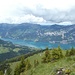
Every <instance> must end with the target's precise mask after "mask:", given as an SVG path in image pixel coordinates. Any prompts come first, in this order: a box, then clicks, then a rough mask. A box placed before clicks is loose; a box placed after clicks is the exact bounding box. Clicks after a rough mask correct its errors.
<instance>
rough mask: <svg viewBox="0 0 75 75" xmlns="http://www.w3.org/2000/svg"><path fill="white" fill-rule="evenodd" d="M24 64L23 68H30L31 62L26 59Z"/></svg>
mask: <svg viewBox="0 0 75 75" xmlns="http://www.w3.org/2000/svg"><path fill="white" fill-rule="evenodd" d="M25 65H26V66H25V70H29V69H30V68H31V63H30V61H29V60H28V59H27V60H26V61H25Z"/></svg>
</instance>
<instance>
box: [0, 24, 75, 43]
mask: <svg viewBox="0 0 75 75" xmlns="http://www.w3.org/2000/svg"><path fill="white" fill-rule="evenodd" d="M0 37H1V38H11V39H22V40H29V41H35V42H39V41H40V42H50V43H63V44H68V43H75V25H67V26H64V25H56V24H55V25H40V24H31V23H22V24H7V23H2V24H0Z"/></svg>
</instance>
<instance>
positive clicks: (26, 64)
mask: <svg viewBox="0 0 75 75" xmlns="http://www.w3.org/2000/svg"><path fill="white" fill-rule="evenodd" d="M9 65H10V67H9V68H10V69H11V71H10V73H9V71H7V72H6V73H9V74H7V75H75V49H74V48H71V49H70V50H62V49H61V48H60V47H58V48H55V49H52V50H50V49H48V48H46V49H45V50H44V51H42V52H38V53H34V54H33V55H31V56H28V57H27V58H25V56H22V57H21V59H20V61H17V62H13V63H12V62H11V63H9ZM9 68H8V69H9ZM0 73H4V72H3V71H0ZM59 73H60V74H59ZM0 75H2V74H0Z"/></svg>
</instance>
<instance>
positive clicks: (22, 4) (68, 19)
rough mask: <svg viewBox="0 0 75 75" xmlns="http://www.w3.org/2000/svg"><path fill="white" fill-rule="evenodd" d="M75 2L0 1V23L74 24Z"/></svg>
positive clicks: (66, 0) (70, 0)
mask: <svg viewBox="0 0 75 75" xmlns="http://www.w3.org/2000/svg"><path fill="white" fill-rule="evenodd" d="M74 6H75V0H0V23H23V22H30V23H40V24H49V23H50V24H54V23H55V24H64V25H65V24H75V7H74Z"/></svg>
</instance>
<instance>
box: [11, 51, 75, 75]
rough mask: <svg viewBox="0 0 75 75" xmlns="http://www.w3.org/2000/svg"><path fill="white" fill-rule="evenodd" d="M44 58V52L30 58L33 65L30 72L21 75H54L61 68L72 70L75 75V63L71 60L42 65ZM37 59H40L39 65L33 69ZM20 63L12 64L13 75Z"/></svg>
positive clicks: (64, 59)
mask: <svg viewBox="0 0 75 75" xmlns="http://www.w3.org/2000/svg"><path fill="white" fill-rule="evenodd" d="M63 52H65V51H63ZM43 56H44V52H43V53H39V54H35V55H33V56H30V57H28V58H27V59H29V60H30V62H31V64H32V68H31V69H30V70H28V71H25V72H23V73H22V74H21V75H31V73H33V74H32V75H53V73H54V72H55V70H56V69H58V68H61V67H62V68H65V69H68V68H70V69H71V71H73V72H72V73H71V74H70V75H75V61H74V60H72V59H69V58H63V59H60V60H58V61H57V62H49V63H41V61H42V57H43ZM71 58H75V56H72V57H71ZM35 59H38V61H39V65H38V66H37V67H36V68H34V67H33V63H34V60H35ZM67 59H69V60H67ZM18 63H19V62H14V63H11V64H12V65H11V68H12V69H13V70H12V75H13V71H14V69H15V66H16V65H17V64H18Z"/></svg>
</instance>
